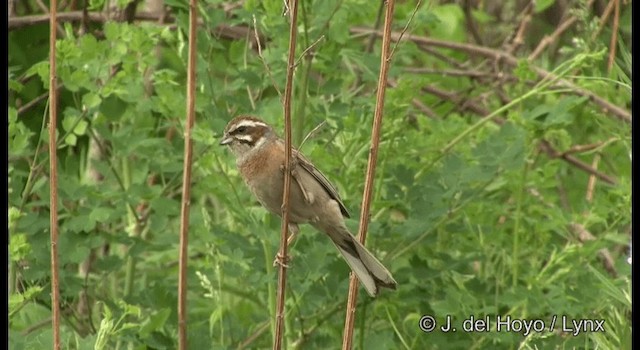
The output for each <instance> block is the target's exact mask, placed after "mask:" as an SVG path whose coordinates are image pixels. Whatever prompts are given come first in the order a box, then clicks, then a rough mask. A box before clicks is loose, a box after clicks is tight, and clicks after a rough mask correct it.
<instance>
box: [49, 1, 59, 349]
mask: <svg viewBox="0 0 640 350" xmlns="http://www.w3.org/2000/svg"><path fill="white" fill-rule="evenodd" d="M57 7H58V1H57V0H51V3H50V10H49V11H50V17H49V168H50V170H49V176H50V179H49V180H50V182H49V191H50V197H51V198H50V202H49V206H50V211H49V220H50V221H49V226H50V229H51V308H52V309H53V316H52V318H51V322H52V327H53V348H54V349H55V350H59V349H60V286H59V283H58V281H59V279H58V154H57V151H56V144H57V142H56V141H57V139H56V130H57V125H58V121H57V118H58V90H57V89H56V87H57V86H58V84H57V78H56V27H57V23H58V21H57V17H58V11H57Z"/></svg>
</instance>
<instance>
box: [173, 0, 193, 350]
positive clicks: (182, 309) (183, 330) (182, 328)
mask: <svg viewBox="0 0 640 350" xmlns="http://www.w3.org/2000/svg"><path fill="white" fill-rule="evenodd" d="M197 25H198V4H197V0H190V1H189V60H188V63H187V64H188V66H187V123H186V125H185V131H184V163H183V170H182V173H183V176H182V201H181V202H180V257H179V261H180V263H179V275H178V348H179V349H180V350H186V349H188V346H187V262H188V259H189V253H188V249H187V248H188V243H189V207H190V200H191V164H192V159H193V141H192V140H191V129H192V128H193V124H194V122H195V114H196V113H195V102H196V38H197V33H196V26H197Z"/></svg>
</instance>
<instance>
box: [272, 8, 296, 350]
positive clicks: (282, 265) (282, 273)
mask: <svg viewBox="0 0 640 350" xmlns="http://www.w3.org/2000/svg"><path fill="white" fill-rule="evenodd" d="M288 12H289V13H290V16H291V17H290V19H289V20H290V23H289V55H288V58H287V82H286V85H285V87H284V101H283V105H284V130H285V132H284V135H285V136H284V143H285V157H284V188H283V192H282V226H281V234H280V251H279V252H278V261H279V274H278V296H277V302H276V327H275V339H274V342H273V349H274V350H280V349H281V348H282V337H283V334H284V302H285V290H286V287H287V267H286V262H287V259H288V255H287V240H288V230H289V193H290V189H291V170H292V169H291V95H292V92H293V71H294V70H295V65H294V63H295V59H296V38H297V37H296V34H297V22H298V0H289V4H288Z"/></svg>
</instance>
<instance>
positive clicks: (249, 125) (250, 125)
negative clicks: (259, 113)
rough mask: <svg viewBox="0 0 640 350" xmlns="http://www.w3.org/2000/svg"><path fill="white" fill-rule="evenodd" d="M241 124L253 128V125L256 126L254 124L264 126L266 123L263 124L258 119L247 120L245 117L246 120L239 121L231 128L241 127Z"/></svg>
mask: <svg viewBox="0 0 640 350" xmlns="http://www.w3.org/2000/svg"><path fill="white" fill-rule="evenodd" d="M243 126H244V127H247V128H253V127H256V126H265V127H266V126H267V124H265V123H263V122H260V121H257V120H248V119H247V120H243V121H241V122H240V123H238V125H236V127H235V128H233V130H237V129H238V128H241V127H243Z"/></svg>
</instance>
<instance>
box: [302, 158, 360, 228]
mask: <svg viewBox="0 0 640 350" xmlns="http://www.w3.org/2000/svg"><path fill="white" fill-rule="evenodd" d="M292 151H293V154H292V155H293V156H294V157H297V158H298V165H300V167H302V169H304V170H306V171H307V172H308V173H309V174H311V176H313V177H314V178H315V179H316V180H318V182H319V183H320V184H321V185H322V187H323V188H324V189H325V190H326V191H327V193H328V194H329V197H331V198H333V199H335V201H336V202H338V205H339V206H340V212H342V215H343V216H344V217H347V218H350V217H351V216H349V212H348V211H347V208H346V207H345V206H344V203H342V199H340V195H339V194H338V190H337V189H336V188H335V187H334V186H333V185H332V184H331V182H329V180H328V179H327V177H326V176H324V174H323V173H321V172H320V170H318V169H316V167H315V166H313V164H311V162H310V161H309V160H308V159H307V158H305V157H304V156H303V155H302V153H300V152H298V150H295V149H293V150H292Z"/></svg>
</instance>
